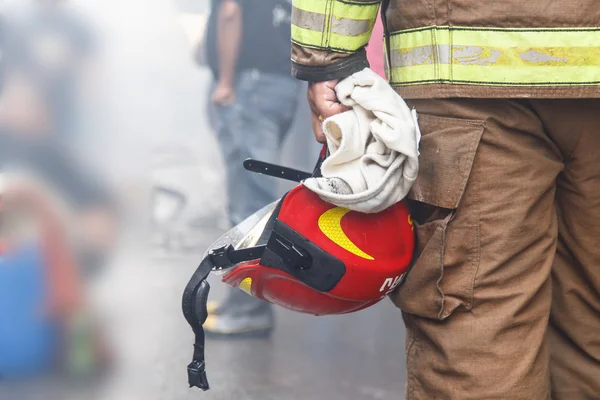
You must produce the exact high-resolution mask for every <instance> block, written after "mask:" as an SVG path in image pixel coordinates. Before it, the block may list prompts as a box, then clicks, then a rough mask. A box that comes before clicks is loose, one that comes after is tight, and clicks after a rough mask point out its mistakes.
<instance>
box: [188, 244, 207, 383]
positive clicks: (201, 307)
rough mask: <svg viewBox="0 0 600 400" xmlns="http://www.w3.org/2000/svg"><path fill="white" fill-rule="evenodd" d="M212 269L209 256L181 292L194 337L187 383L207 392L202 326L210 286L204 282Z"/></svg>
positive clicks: (204, 319)
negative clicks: (192, 354)
mask: <svg viewBox="0 0 600 400" xmlns="http://www.w3.org/2000/svg"><path fill="white" fill-rule="evenodd" d="M212 268H213V264H212V262H211V259H210V256H208V257H206V258H205V259H204V260H202V262H201V263H200V266H199V267H198V269H197V270H196V272H195V273H194V275H193V276H192V279H190V282H189V283H188V284H187V286H186V288H185V291H184V292H183V299H182V309H183V315H184V316H185V319H186V320H187V322H188V324H190V326H191V327H192V330H193V331H194V335H195V341H194V356H193V359H192V362H191V363H190V364H189V365H188V367H187V370H188V383H189V385H190V388H191V387H197V388H199V389H202V390H204V391H206V390H208V389H209V388H210V386H209V385H208V379H207V378H206V363H205V360H204V329H203V328H202V324H204V322H206V318H207V317H208V311H207V309H206V302H207V301H208V293H209V291H210V285H209V283H208V282H207V281H206V278H207V277H208V274H209V273H210V271H211V270H212Z"/></svg>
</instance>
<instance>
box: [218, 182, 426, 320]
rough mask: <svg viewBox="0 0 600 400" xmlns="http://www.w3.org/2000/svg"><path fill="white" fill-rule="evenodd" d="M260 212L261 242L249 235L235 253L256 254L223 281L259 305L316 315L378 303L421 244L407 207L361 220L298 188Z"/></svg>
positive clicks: (398, 206)
mask: <svg viewBox="0 0 600 400" xmlns="http://www.w3.org/2000/svg"><path fill="white" fill-rule="evenodd" d="M262 211H263V213H264V215H263V217H262V218H261V219H262V220H263V223H264V222H266V224H265V225H261V224H260V222H259V224H258V227H259V228H258V229H262V232H261V234H260V236H258V235H256V232H250V235H248V236H246V238H245V239H243V240H242V242H241V245H242V246H243V248H242V247H239V248H238V249H237V250H238V251H239V250H241V251H244V249H248V248H254V249H256V250H257V252H256V253H255V256H253V257H252V256H251V257H250V259H247V260H245V261H242V262H240V263H237V264H235V265H232V266H231V267H229V268H226V269H225V270H224V272H223V276H222V280H223V282H225V283H226V284H228V285H230V286H233V287H239V288H240V289H243V290H244V291H246V292H248V293H249V294H251V295H253V296H256V297H258V298H260V299H263V300H266V301H268V302H271V303H274V304H277V305H280V306H282V307H285V308H287V309H290V310H294V311H298V312H303V313H309V314H314V315H328V314H344V313H350V312H354V311H358V310H362V309H364V308H366V307H369V306H371V305H373V304H375V303H378V302H379V301H380V300H381V299H383V298H384V297H385V296H386V295H387V294H389V293H390V292H391V291H392V290H393V289H394V288H395V287H396V286H397V285H398V284H399V283H400V281H401V279H402V276H403V275H404V273H405V272H406V270H407V269H408V267H409V264H410V261H411V258H412V255H413V250H414V243H415V240H414V232H413V230H414V227H413V224H412V221H411V219H410V214H409V213H408V208H407V206H406V204H405V203H404V202H400V203H397V204H395V205H394V206H392V207H390V208H388V209H386V210H384V211H382V212H380V213H377V214H363V213H359V212H355V211H350V210H348V209H345V208H340V207H336V206H333V205H331V204H328V203H326V202H325V201H323V200H321V199H320V198H319V197H318V196H317V195H316V194H315V193H313V192H311V191H310V190H309V189H307V188H306V187H304V186H303V185H299V186H297V187H295V188H294V189H293V190H292V191H290V192H289V193H288V194H287V195H286V196H285V197H284V198H283V199H281V201H280V202H279V203H278V204H275V205H272V206H271V207H267V209H266V210H262ZM263 226H264V228H263ZM252 237H254V238H256V237H257V238H258V240H257V241H256V243H252V242H251V241H250V243H249V242H248V239H249V238H252ZM249 244H250V245H253V246H252V247H249V246H248V245H249ZM229 251H230V252H235V251H236V250H232V249H230V250H229ZM234 254H235V253H234ZM259 256H260V257H259ZM221 271H223V270H221Z"/></svg>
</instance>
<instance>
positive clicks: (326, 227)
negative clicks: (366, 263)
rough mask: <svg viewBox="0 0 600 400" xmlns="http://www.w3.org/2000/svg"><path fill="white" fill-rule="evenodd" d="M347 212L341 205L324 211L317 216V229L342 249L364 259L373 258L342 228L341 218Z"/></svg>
mask: <svg viewBox="0 0 600 400" xmlns="http://www.w3.org/2000/svg"><path fill="white" fill-rule="evenodd" d="M349 212H350V210H348V209H346V208H341V207H335V208H332V209H331V210H327V211H325V212H324V213H323V214H322V215H321V216H320V217H319V221H318V224H319V229H321V232H323V234H324V235H325V236H327V238H328V239H329V240H331V241H332V242H334V243H335V244H337V245H338V246H340V247H341V248H343V249H344V250H346V251H349V252H350V253H352V254H354V255H355V256H358V257H361V258H364V259H366V260H374V258H373V257H372V256H370V255H368V254H367V253H365V252H364V251H362V250H361V249H359V248H358V246H357V245H355V244H354V243H353V242H352V240H350V238H349V237H348V236H347V235H346V233H345V232H344V230H343V229H342V225H341V222H342V218H343V217H344V216H345V215H346V214H348V213H349Z"/></svg>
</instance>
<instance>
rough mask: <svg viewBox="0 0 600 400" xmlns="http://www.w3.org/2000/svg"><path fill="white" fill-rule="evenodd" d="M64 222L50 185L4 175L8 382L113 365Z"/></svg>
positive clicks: (2, 349) (0, 236)
mask: <svg viewBox="0 0 600 400" xmlns="http://www.w3.org/2000/svg"><path fill="white" fill-rule="evenodd" d="M63 218H64V215H63V213H62V212H61V206H60V204H59V201H57V199H56V198H54V196H53V195H52V194H51V193H48V192H46V190H45V188H44V185H43V183H41V182H39V181H36V179H35V178H33V177H27V176H24V175H21V176H17V175H15V174H11V173H0V380H2V381H7V380H8V381H11V382H14V381H15V380H17V381H22V380H24V379H25V380H28V379H32V378H45V377H51V376H62V377H65V378H69V379H72V378H76V379H79V378H89V377H91V376H95V373H96V372H101V369H102V367H103V364H104V363H105V361H106V360H107V359H106V358H105V356H106V355H107V353H106V352H105V347H104V345H103V344H102V341H101V340H99V336H97V335H96V332H97V331H96V328H95V327H94V326H93V323H92V322H91V321H90V320H89V319H88V312H87V310H86V304H85V299H84V297H83V290H82V281H81V279H80V276H79V271H78V269H77V266H76V259H75V257H74V254H73V252H72V249H71V246H70V244H69V243H68V241H69V239H68V234H67V232H65V229H66V224H65V222H64V221H63ZM98 368H100V369H98ZM56 374H58V375H56Z"/></svg>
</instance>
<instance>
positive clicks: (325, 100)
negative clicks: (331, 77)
mask: <svg viewBox="0 0 600 400" xmlns="http://www.w3.org/2000/svg"><path fill="white" fill-rule="evenodd" d="M337 83H338V81H326V82H311V83H309V85H308V96H307V97H308V104H309V105H310V110H311V111H312V127H313V131H314V133H315V138H316V139H317V141H318V142H320V143H325V142H326V139H325V135H324V134H323V126H322V125H323V121H324V120H325V119H326V118H329V117H331V116H332V115H336V114H340V113H342V112H344V111H348V110H350V107H347V106H345V105H343V104H342V103H340V102H339V101H338V99H337V96H336V94H335V85H337Z"/></svg>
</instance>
